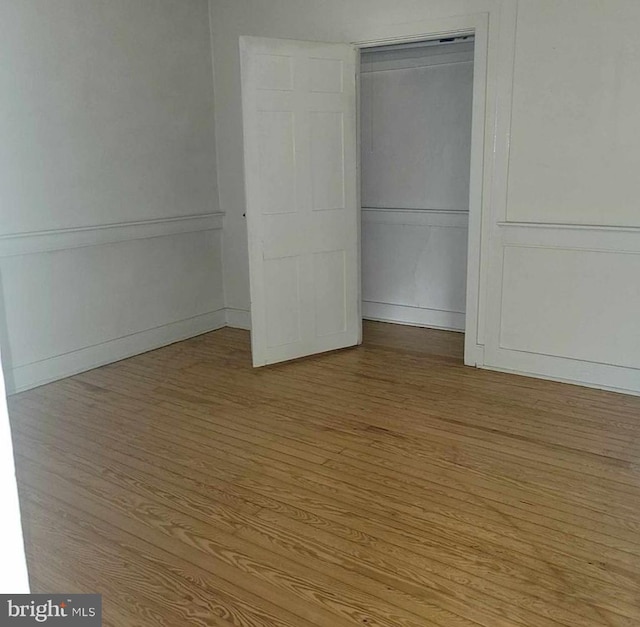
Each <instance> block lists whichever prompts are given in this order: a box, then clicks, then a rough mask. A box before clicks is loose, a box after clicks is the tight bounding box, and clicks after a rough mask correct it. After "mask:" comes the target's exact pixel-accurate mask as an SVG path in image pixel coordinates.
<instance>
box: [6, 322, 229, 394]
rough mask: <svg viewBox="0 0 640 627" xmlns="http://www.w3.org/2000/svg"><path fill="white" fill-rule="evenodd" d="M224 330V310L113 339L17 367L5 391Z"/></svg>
mask: <svg viewBox="0 0 640 627" xmlns="http://www.w3.org/2000/svg"><path fill="white" fill-rule="evenodd" d="M224 326H226V315H225V310H224V309H218V310H217V311H211V312H208V313H205V314H202V315H199V316H195V317H193V318H188V319H186V320H179V321H177V322H172V323H169V324H165V325H162V326H159V327H155V328H152V329H145V330H144V331H139V332H137V333H132V334H131V335H126V336H123V337H119V338H114V339H112V340H108V341H106V342H102V343H101V344H96V345H95V346H87V347H85V348H81V349H79V350H76V351H71V352H69V353H65V354H63V355H57V356H54V357H49V358H47V359H43V360H42V361H37V362H34V363H31V364H25V365H22V366H17V367H15V368H13V370H12V371H11V372H7V377H6V378H7V391H8V393H11V394H15V393H17V392H22V391H24V390H28V389H31V388H34V387H37V386H39V385H44V384H45V383H50V382H52V381H56V380H58V379H63V378H65V377H70V376H72V375H74V374H78V373H79V372H84V371H86V370H91V369H92V368H97V367H99V366H104V365H105V364H110V363H113V362H116V361H120V360H121V359H126V358H128V357H132V356H133V355H138V354H140V353H145V352H147V351H150V350H154V349H156V348H160V347H162V346H167V345H168V344H173V343H174V342H180V341H182V340H186V339H188V338H190V337H194V336H196V335H201V334H203V333H208V332H209V331H215V330H217V329H221V328H222V327H224Z"/></svg>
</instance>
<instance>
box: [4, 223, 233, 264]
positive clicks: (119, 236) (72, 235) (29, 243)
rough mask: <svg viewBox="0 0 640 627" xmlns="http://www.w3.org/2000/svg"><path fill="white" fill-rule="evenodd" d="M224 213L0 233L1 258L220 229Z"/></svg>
mask: <svg viewBox="0 0 640 627" xmlns="http://www.w3.org/2000/svg"><path fill="white" fill-rule="evenodd" d="M223 216H224V213H222V212H215V213H204V214H197V215H190V216H179V217H173V218H159V219H152V220H137V221H135V222H117V223H114V224H100V225H96V226H82V227H75V228H66V229H52V230H46V231H28V232H23V233H9V234H3V235H0V258H2V257H13V256H17V255H30V254H35V253H44V252H53V251H56V250H70V249H73V248H84V247H86V246H100V245H103V244H113V243H116V242H123V241H127V240H140V239H150V238H153V237H166V236H168V235H178V234H181V233H195V232H199V231H214V230H220V229H222V222H223Z"/></svg>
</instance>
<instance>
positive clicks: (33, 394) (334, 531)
mask: <svg viewBox="0 0 640 627" xmlns="http://www.w3.org/2000/svg"><path fill="white" fill-rule="evenodd" d="M461 354H462V336H461V335H456V334H452V333H446V332H441V331H426V330H422V329H415V328H410V327H395V326H392V325H384V324H379V323H369V324H367V325H366V327H365V343H364V345H363V346H362V347H359V348H357V349H352V350H346V351H341V352H335V353H330V354H326V355H323V356H319V357H314V358H310V359H306V360H302V361H299V362H296V363H289V364H283V365H280V366H275V367H269V368H264V369H260V370H253V369H252V368H251V367H250V348H249V334H248V333H246V332H244V331H239V330H234V329H223V330H221V331H217V332H215V333H210V334H208V335H204V336H200V337H198V338H194V339H192V340H188V341H185V342H181V343H179V344H175V345H173V346H170V347H167V348H163V349H160V350H157V351H154V352H151V353H147V354H144V355H140V356H138V357H134V358H132V359H128V360H126V361H122V362H119V363H117V364H113V365H110V366H106V367H103V368H99V369H97V370H93V371H91V372H87V373H84V374H81V375H78V376H75V377H72V378H70V379H66V380H63V381H59V382H56V383H53V384H50V385H47V386H44V387H41V388H38V389H35V390H31V391H29V392H25V393H22V394H20V395H16V396H14V397H12V398H11V399H10V412H11V418H12V426H13V433H14V440H15V442H14V444H15V452H16V463H17V471H18V480H19V487H20V495H21V503H22V508H23V517H24V527H25V537H26V543H27V551H28V557H29V567H30V573H31V581H32V588H33V591H34V592H100V593H102V594H103V605H104V625H111V626H126V627H129V626H137V625H140V626H142V625H144V626H154V627H156V626H171V627H181V626H191V625H202V626H204V625H208V626H211V625H213V626H225V627H229V625H239V626H243V627H247V626H251V627H255V626H259V625H262V626H287V627H310V626H312V625H316V626H323V627H343V626H344V627H348V626H350V625H351V626H352V625H361V626H362V625H367V626H370V627H371V626H384V627H426V626H430V625H440V626H443V627H449V626H453V627H471V626H477V625H483V626H485V627H513V626H526V627H554V626H557V625H570V626H580V627H595V626H609V627H611V626H616V627H618V626H620V627H623V626H624V627H631V626H633V627H637V626H638V625H640V466H639V461H640V398H633V397H626V396H622V395H616V394H613V393H607V392H600V391H595V390H588V389H583V388H578V387H574V386H568V385H562V384H558V383H550V382H543V381H537V380H533V379H527V378H523V377H516V376H511V375H504V374H499V373H492V372H487V371H480V370H475V369H472V368H465V367H463V366H462V363H461Z"/></svg>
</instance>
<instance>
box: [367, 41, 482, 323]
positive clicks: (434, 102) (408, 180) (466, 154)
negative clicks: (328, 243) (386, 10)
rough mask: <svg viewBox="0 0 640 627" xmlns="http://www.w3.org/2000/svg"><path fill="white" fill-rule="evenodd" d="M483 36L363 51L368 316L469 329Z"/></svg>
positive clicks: (394, 321) (398, 321)
mask: <svg viewBox="0 0 640 627" xmlns="http://www.w3.org/2000/svg"><path fill="white" fill-rule="evenodd" d="M473 70H474V37H473V35H462V36H458V37H447V38H442V39H435V40H430V41H422V42H412V43H408V44H396V45H386V46H378V47H372V48H365V49H362V50H361V54H360V164H361V207H362V212H361V220H362V225H361V247H362V252H361V255H362V259H361V262H362V317H363V319H365V320H378V321H383V322H391V323H396V324H401V325H411V326H418V327H428V328H436V329H446V330H450V331H459V332H464V330H465V300H466V282H467V252H468V250H467V249H468V240H469V238H468V226H469V182H470V169H471V168H470V157H471V142H472V114H473V95H474V94H473V88H474V84H473Z"/></svg>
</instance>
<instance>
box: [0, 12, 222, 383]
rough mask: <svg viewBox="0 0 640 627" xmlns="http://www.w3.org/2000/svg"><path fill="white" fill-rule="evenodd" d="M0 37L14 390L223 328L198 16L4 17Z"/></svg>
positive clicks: (208, 95)
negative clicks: (206, 331)
mask: <svg viewBox="0 0 640 627" xmlns="http://www.w3.org/2000/svg"><path fill="white" fill-rule="evenodd" d="M0 23H1V24H2V37H1V38H0V58H2V69H0V93H2V98H0V137H2V142H0V278H1V284H2V291H1V294H2V297H1V299H0V340H2V342H3V348H4V349H5V366H6V368H7V378H8V384H9V386H10V387H11V388H12V389H23V388H25V387H29V386H31V385H34V384H37V383H41V382H44V381H47V380H50V379H53V378H58V377H60V376H65V375H67V374H71V373H72V372H75V371H78V370H82V369H85V368H89V367H92V366H94V365H97V364H99V363H104V362H106V361H111V360H113V359H118V358H120V357H124V356H127V355H129V354H131V353H135V352H139V351H141V350H146V349H148V348H152V347H154V346H157V345H160V344H163V343H167V342H170V341H174V340H176V339H180V338H182V337H184V336H186V335H191V334H195V333H197V332H202V331H205V330H209V329H210V328H215V327H217V326H220V325H221V324H223V323H224V311H222V309H223V307H224V303H223V286H222V258H221V254H222V253H221V245H222V244H221V235H220V231H219V230H216V229H220V228H221V226H222V223H221V218H220V217H217V216H216V215H214V214H216V212H218V211H219V207H218V200H217V186H216V180H217V179H216V158H215V135H214V112H213V75H212V60H211V42H210V31H209V19H208V5H207V2H206V0H180V1H176V0H136V1H135V2H131V1H130V0H109V2H103V1H102V0H56V1H55V2H43V1H42V0H20V1H19V2H9V1H6V2H0ZM194 216H195V217H194ZM202 216H206V217H205V218H203V217H202ZM104 227H108V228H104Z"/></svg>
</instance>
